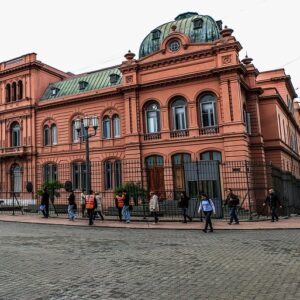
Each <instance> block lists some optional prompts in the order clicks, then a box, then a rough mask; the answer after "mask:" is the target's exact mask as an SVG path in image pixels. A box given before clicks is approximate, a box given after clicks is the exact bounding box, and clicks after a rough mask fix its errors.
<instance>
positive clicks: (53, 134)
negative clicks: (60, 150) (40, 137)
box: [51, 124, 57, 145]
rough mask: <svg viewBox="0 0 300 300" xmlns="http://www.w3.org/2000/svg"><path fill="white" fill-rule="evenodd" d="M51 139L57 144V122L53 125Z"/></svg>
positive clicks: (53, 143)
mask: <svg viewBox="0 0 300 300" xmlns="http://www.w3.org/2000/svg"><path fill="white" fill-rule="evenodd" d="M51 141H52V145H56V144H57V127H56V125H55V124H52V125H51Z"/></svg>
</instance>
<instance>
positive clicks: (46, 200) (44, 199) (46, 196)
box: [41, 188, 50, 218]
mask: <svg viewBox="0 0 300 300" xmlns="http://www.w3.org/2000/svg"><path fill="white" fill-rule="evenodd" d="M49 198H50V196H49V193H48V189H47V188H45V189H44V191H43V194H42V201H41V205H44V209H42V213H43V215H44V218H48V217H49Z"/></svg>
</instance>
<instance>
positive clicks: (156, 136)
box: [144, 132, 161, 141]
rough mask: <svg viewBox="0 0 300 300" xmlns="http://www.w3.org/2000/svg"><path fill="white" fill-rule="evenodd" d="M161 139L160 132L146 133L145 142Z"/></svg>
mask: <svg viewBox="0 0 300 300" xmlns="http://www.w3.org/2000/svg"><path fill="white" fill-rule="evenodd" d="M160 139H161V134H160V132H155V133H146V134H144V140H145V141H149V140H160Z"/></svg>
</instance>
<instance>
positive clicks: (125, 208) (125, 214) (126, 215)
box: [122, 190, 130, 223]
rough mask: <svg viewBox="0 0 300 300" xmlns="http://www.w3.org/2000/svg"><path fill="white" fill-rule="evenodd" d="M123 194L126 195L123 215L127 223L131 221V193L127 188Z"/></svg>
mask: <svg viewBox="0 0 300 300" xmlns="http://www.w3.org/2000/svg"><path fill="white" fill-rule="evenodd" d="M123 195H124V206H123V209H122V216H123V220H124V221H126V223H130V211H129V202H130V198H129V194H128V193H127V191H125V190H124V191H123Z"/></svg>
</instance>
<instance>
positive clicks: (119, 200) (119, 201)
mask: <svg viewBox="0 0 300 300" xmlns="http://www.w3.org/2000/svg"><path fill="white" fill-rule="evenodd" d="M124 198H125V196H124V195H123V194H122V191H119V192H118V193H117V195H116V197H115V204H116V208H117V209H118V215H119V220H120V222H122V210H123V206H124Z"/></svg>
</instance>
